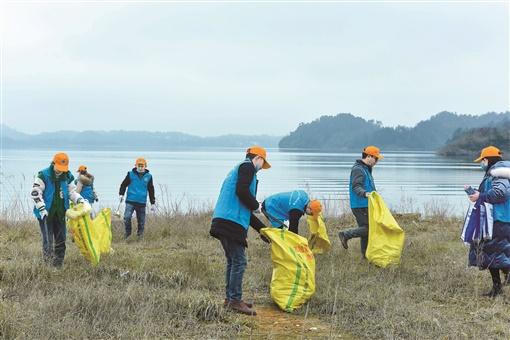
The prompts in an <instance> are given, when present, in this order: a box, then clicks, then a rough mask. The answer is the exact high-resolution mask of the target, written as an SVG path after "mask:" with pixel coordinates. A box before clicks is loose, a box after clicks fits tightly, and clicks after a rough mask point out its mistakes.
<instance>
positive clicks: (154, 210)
mask: <svg viewBox="0 0 510 340" xmlns="http://www.w3.org/2000/svg"><path fill="white" fill-rule="evenodd" d="M155 212H156V203H154V204H151V213H155Z"/></svg>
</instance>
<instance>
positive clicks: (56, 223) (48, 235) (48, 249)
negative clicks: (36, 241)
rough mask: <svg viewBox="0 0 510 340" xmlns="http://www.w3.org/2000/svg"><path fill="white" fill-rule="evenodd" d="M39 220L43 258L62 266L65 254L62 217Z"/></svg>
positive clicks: (64, 228) (64, 230)
mask: <svg viewBox="0 0 510 340" xmlns="http://www.w3.org/2000/svg"><path fill="white" fill-rule="evenodd" d="M38 221H39V228H40V229H41V237H42V249H43V259H44V261H45V262H48V263H49V262H52V264H53V265H54V266H56V267H60V266H62V264H63V263H64V256H65V255H66V222H65V220H64V219H58V218H54V219H50V220H48V219H47V218H44V219H42V220H38Z"/></svg>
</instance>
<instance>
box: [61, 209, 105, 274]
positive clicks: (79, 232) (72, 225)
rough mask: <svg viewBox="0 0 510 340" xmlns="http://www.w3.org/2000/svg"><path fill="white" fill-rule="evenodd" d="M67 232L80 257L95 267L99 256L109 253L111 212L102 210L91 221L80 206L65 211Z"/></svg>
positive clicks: (87, 212)
mask: <svg viewBox="0 0 510 340" xmlns="http://www.w3.org/2000/svg"><path fill="white" fill-rule="evenodd" d="M66 216H67V218H68V219H69V224H68V226H69V231H70V232H71V235H72V237H73V241H74V244H76V246H77V247H78V249H80V252H81V253H82V255H83V256H84V257H85V258H86V259H87V260H88V261H89V262H90V263H92V264H93V265H97V264H98V263H99V260H100V258H101V254H107V253H109V252H110V251H111V244H112V228H111V211H110V209H107V208H106V209H103V210H101V211H100V212H99V214H97V216H96V217H95V218H94V219H93V220H91V219H90V214H89V211H87V210H85V209H84V207H83V205H82V204H78V205H77V206H74V207H72V208H70V209H68V210H67V212H66Z"/></svg>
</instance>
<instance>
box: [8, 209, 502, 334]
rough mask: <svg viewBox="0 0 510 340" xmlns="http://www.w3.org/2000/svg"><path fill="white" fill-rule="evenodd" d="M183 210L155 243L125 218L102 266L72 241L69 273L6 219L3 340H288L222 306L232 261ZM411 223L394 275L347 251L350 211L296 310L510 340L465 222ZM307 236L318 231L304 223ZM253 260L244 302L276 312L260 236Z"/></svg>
mask: <svg viewBox="0 0 510 340" xmlns="http://www.w3.org/2000/svg"><path fill="white" fill-rule="evenodd" d="M175 211H177V210H174V213H170V212H169V213H165V214H164V215H161V216H159V217H158V216H154V215H150V216H149V217H148V221H147V225H146V236H145V238H144V240H143V241H135V240H132V241H131V240H130V241H128V242H125V241H123V240H122V235H123V226H122V222H121V220H120V219H114V221H113V232H114V240H113V249H114V253H113V254H110V255H108V256H104V257H103V258H102V261H101V263H100V264H99V266H98V267H96V268H93V267H91V266H90V265H89V264H88V263H87V262H85V260H84V259H83V257H82V256H81V255H80V254H79V252H78V251H77V249H76V247H75V246H74V245H73V244H72V243H71V242H70V241H68V243H67V246H68V251H67V255H66V260H65V265H64V267H63V269H61V270H56V269H54V268H52V267H48V266H45V265H43V264H42V263H41V261H40V256H41V249H40V237H39V231H38V226H37V223H36V221H35V220H28V221H24V220H18V221H15V222H12V221H8V220H6V219H5V218H3V219H2V220H1V223H0V290H1V292H0V336H1V337H3V338H31V339H33V338H37V339H50V338H51V339H60V338H155V337H156V338H239V337H250V336H253V337H255V338H257V337H258V338H265V337H273V338H278V334H277V333H275V332H274V331H273V330H268V329H264V328H261V327H260V326H259V324H258V323H257V322H256V319H255V318H250V317H243V316H239V315H236V314H232V313H229V312H226V311H225V310H224V309H223V308H222V303H223V297H224V294H223V291H224V266H225V264H224V256H223V251H222V249H221V247H220V244H219V242H218V241H217V240H215V239H213V238H211V237H210V236H209V235H208V234H209V223H210V214H208V213H195V212H193V213H190V214H179V213H175ZM399 222H400V224H401V226H402V227H403V228H404V229H405V230H406V233H407V240H406V247H405V251H404V254H403V260H402V264H401V266H400V267H397V268H391V269H386V270H383V269H379V268H376V267H374V266H371V265H369V264H367V263H366V262H365V261H364V260H362V259H361V255H360V251H359V244H358V242H356V241H351V242H350V248H349V250H348V251H345V250H344V249H342V248H341V247H340V245H339V242H338V239H337V232H338V231H340V230H341V229H344V228H347V227H350V226H353V225H354V220H353V218H352V216H351V215H350V214H348V213H346V214H342V215H340V216H336V217H332V218H328V219H327V221H326V223H327V225H328V229H329V236H330V238H331V240H332V243H333V248H332V251H331V252H330V253H329V254H326V255H322V256H317V258H316V262H317V273H316V282H317V292H316V294H315V296H314V297H313V298H312V299H311V300H310V302H309V303H308V304H307V305H306V306H304V308H302V309H301V310H299V311H297V312H296V314H298V315H302V317H303V318H304V317H305V314H307V315H306V316H307V317H317V318H320V320H322V322H324V323H326V324H327V325H328V326H329V327H330V335H331V337H339V336H341V335H342V336H343V335H345V334H346V333H349V334H352V335H354V336H356V337H359V338H374V339H381V338H386V339H436V338H442V339H446V338H448V339H458V338H502V339H505V338H506V339H508V338H510V327H509V321H510V314H509V310H510V309H509V305H508V300H507V299H506V298H505V297H501V298H497V299H487V298H483V297H480V294H481V292H482V291H484V290H485V289H488V288H490V278H489V274H488V273H487V272H480V271H478V270H477V269H474V268H468V267H467V264H466V262H467V261H466V253H467V249H466V248H465V247H464V245H463V244H462V243H461V241H460V240H459V233H460V224H461V221H460V220H458V219H455V218H449V217H448V216H445V215H444V214H442V213H441V214H438V216H434V215H428V216H427V217H424V218H422V217H419V215H417V214H414V215H402V216H400V217H399ZM300 232H301V234H302V235H306V234H307V232H306V226H305V225H304V224H302V225H301V226H300ZM247 253H248V258H249V262H248V268H247V271H246V275H245V281H244V298H245V299H246V300H252V301H254V302H255V303H256V305H270V304H271V303H272V302H271V298H270V296H269V285H270V281H271V274H272V268H271V260H270V248H269V247H268V246H267V245H266V244H265V243H263V242H262V241H261V240H259V239H258V237H257V235H256V233H253V232H251V233H250V237H249V248H248V250H247ZM508 294H510V292H509V293H508ZM282 313H283V312H282ZM280 336H281V337H283V338H285V337H286V336H289V334H283V335H281V334H280ZM304 336H308V337H313V336H311V335H309V334H308V335H306V334H305V335H304Z"/></svg>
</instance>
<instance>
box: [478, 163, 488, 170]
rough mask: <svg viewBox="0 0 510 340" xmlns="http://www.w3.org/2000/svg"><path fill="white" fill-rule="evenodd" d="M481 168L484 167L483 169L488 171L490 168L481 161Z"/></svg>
mask: <svg viewBox="0 0 510 340" xmlns="http://www.w3.org/2000/svg"><path fill="white" fill-rule="evenodd" d="M480 168H482V170H483V171H487V169H488V168H489V166H488V165H486V164H484V163H480Z"/></svg>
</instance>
